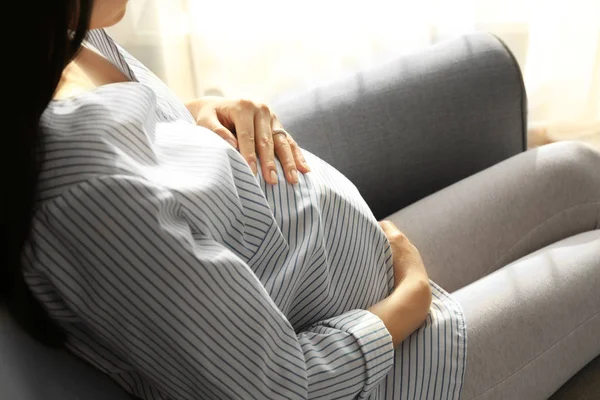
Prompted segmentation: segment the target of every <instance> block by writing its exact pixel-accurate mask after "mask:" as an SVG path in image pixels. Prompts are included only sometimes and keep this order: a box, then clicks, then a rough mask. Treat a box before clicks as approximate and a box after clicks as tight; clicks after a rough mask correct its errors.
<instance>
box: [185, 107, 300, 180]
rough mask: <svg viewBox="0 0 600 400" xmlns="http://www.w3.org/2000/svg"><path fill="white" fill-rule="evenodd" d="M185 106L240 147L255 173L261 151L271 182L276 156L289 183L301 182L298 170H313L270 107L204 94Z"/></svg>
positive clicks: (273, 175)
mask: <svg viewBox="0 0 600 400" xmlns="http://www.w3.org/2000/svg"><path fill="white" fill-rule="evenodd" d="M186 106H187V108H188V110H190V112H191V113H192V115H193V116H194V118H196V123H197V124H198V125H199V126H203V127H205V128H208V129H210V130H211V131H213V132H215V133H216V134H217V135H219V136H221V137H222V138H223V139H225V140H226V141H227V142H229V143H230V144H231V145H232V146H233V147H234V148H236V149H239V151H240V153H241V154H242V156H243V157H244V158H245V159H246V161H247V162H248V165H249V166H250V168H251V169H252V172H254V173H255V174H256V173H257V167H256V165H257V164H256V161H257V158H256V157H257V153H258V157H260V165H261V168H262V173H263V176H264V177H265V180H266V181H267V182H268V183H270V184H272V185H274V184H276V183H277V169H276V167H275V156H277V158H278V159H279V161H280V162H281V165H282V167H283V170H284V172H285V177H286V180H287V181H288V182H290V183H298V171H300V172H302V173H306V172H309V171H310V168H309V167H308V165H307V164H306V160H305V159H304V156H303V155H302V152H301V151H300V147H299V146H298V144H297V143H296V141H295V140H294V139H293V138H292V137H291V136H290V135H289V134H288V133H287V132H286V131H285V130H284V129H283V127H282V126H281V123H280V122H279V120H278V119H277V116H276V115H275V114H274V113H273V111H271V109H270V108H269V107H268V106H266V105H264V104H260V103H255V102H253V101H250V100H245V99H239V100H238V99H226V98H222V97H212V96H207V97H201V98H199V99H197V100H194V101H192V102H190V103H188V104H186Z"/></svg>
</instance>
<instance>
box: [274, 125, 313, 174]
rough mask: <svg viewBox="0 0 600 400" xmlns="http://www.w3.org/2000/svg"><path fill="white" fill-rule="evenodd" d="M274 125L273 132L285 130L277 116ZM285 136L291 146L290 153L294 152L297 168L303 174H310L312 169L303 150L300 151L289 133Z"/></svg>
mask: <svg viewBox="0 0 600 400" xmlns="http://www.w3.org/2000/svg"><path fill="white" fill-rule="evenodd" d="M272 125H273V130H278V129H281V130H284V129H283V126H282V125H281V123H280V122H279V119H278V118H277V117H276V116H273V124H272ZM284 131H285V130H284ZM285 136H286V137H287V141H288V144H289V146H290V151H291V152H292V156H293V157H294V163H295V164H296V168H297V169H298V170H299V171H300V172H302V173H307V172H310V167H309V166H308V163H307V162H306V159H305V158H304V155H303V154H302V150H301V149H300V146H298V143H296V141H295V140H294V138H293V137H292V136H291V135H290V134H289V133H288V134H287V135H285ZM278 157H279V155H278ZM280 160H281V158H280Z"/></svg>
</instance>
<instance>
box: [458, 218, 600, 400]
mask: <svg viewBox="0 0 600 400" xmlns="http://www.w3.org/2000/svg"><path fill="white" fill-rule="evenodd" d="M598 287H600V230H596V231H591V232H586V233H583V234H580V235H576V236H574V237H571V238H569V239H565V240H563V241H560V242H558V243H555V244H553V245H551V246H548V247H546V248H545V249H542V250H540V251H538V252H536V253H534V254H532V255H529V256H527V257H525V258H523V259H521V260H518V261H516V262H514V263H512V264H510V265H508V266H506V267H504V268H502V269H500V270H498V271H496V272H495V273H493V274H491V275H488V276H486V277H484V278H482V279H480V280H478V281H477V282H474V283H472V284H471V285H468V286H466V287H464V288H462V289H460V290H458V291H457V292H455V293H454V294H453V295H454V297H455V299H456V300H458V302H459V303H460V304H461V305H462V308H463V311H464V313H465V319H466V321H467V363H466V372H465V379H464V386H463V392H462V399H464V400H471V399H477V400H493V399H531V400H536V399H540V400H542V399H547V398H548V397H549V396H550V395H552V393H554V392H555V391H556V390H557V389H558V388H559V387H560V386H561V385H562V384H564V383H565V382H566V381H567V380H568V379H569V378H570V377H571V376H573V375H574V374H575V373H576V372H577V371H579V370H580V369H581V368H583V366H585V365H586V364H587V363H588V362H589V361H591V360H592V359H593V358H595V357H596V356H597V355H598V354H600V340H598V338H600V292H599V291H598Z"/></svg>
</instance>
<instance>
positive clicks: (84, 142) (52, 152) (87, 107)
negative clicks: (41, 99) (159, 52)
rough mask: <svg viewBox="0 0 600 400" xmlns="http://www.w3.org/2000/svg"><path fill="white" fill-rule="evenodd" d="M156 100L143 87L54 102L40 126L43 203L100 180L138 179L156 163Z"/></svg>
mask: <svg viewBox="0 0 600 400" xmlns="http://www.w3.org/2000/svg"><path fill="white" fill-rule="evenodd" d="M155 101H156V99H155V95H154V93H153V91H152V90H151V89H149V88H147V87H145V86H144V85H142V84H138V83H120V84H111V85H106V86H102V87H99V88H98V89H96V90H94V91H91V92H87V93H84V94H82V95H80V96H77V97H73V98H70V99H67V100H61V101H53V102H52V103H51V104H50V105H49V106H48V108H47V109H46V111H45V112H44V115H43V117H42V120H41V127H42V130H43V135H42V141H41V143H40V160H41V168H40V177H39V185H38V192H39V195H40V198H41V199H42V200H43V199H48V198H52V197H54V196H57V195H59V194H60V193H62V191H63V190H65V189H66V188H68V187H69V186H71V185H74V184H77V183H80V182H83V181H86V180H88V179H90V178H93V177H95V176H99V175H115V174H120V175H128V174H135V171H136V169H137V168H139V166H140V165H147V164H149V163H153V162H154V158H155V155H154V153H153V150H152V132H153V131H154V124H155V123H156V122H155V115H154V113H155Z"/></svg>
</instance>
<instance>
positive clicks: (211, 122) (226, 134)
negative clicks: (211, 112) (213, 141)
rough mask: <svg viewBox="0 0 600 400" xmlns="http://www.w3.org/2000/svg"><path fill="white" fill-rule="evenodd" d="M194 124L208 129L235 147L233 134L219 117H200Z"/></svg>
mask: <svg viewBox="0 0 600 400" xmlns="http://www.w3.org/2000/svg"><path fill="white" fill-rule="evenodd" d="M196 124H197V125H199V126H203V127H205V128H207V129H210V130H211V131H213V132H214V133H216V134H217V135H219V136H220V137H222V138H223V139H225V140H226V141H227V142H228V143H229V144H230V145H231V146H233V148H235V149H237V146H238V143H237V140H236V139H235V135H234V134H233V133H231V131H230V130H229V129H227V128H225V127H224V126H223V125H222V124H221V122H220V121H219V119H218V118H217V117H216V116H215V117H214V118H213V117H211V118H200V119H198V120H197V121H196Z"/></svg>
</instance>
